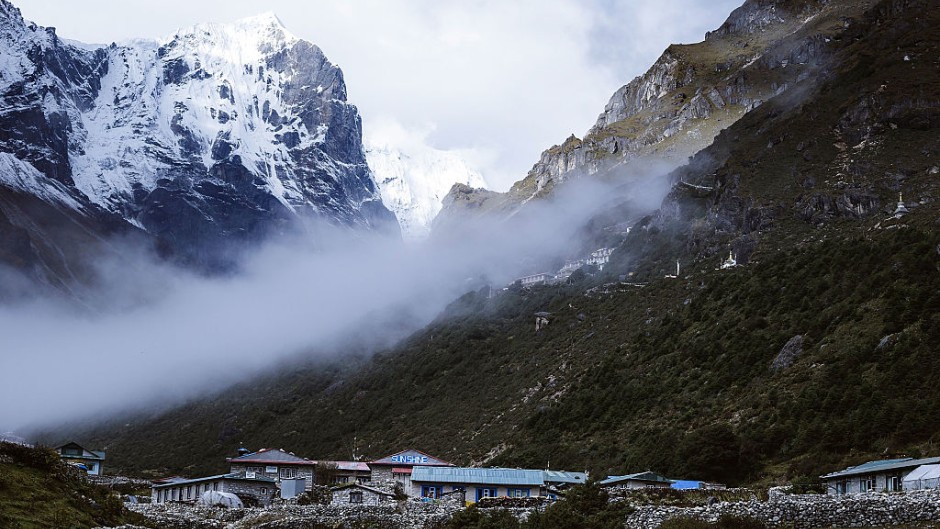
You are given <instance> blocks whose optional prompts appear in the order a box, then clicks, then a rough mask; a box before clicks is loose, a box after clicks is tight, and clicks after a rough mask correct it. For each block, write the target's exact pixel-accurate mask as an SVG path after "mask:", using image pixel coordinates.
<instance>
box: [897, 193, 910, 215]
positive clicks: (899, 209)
mask: <svg viewBox="0 0 940 529" xmlns="http://www.w3.org/2000/svg"><path fill="white" fill-rule="evenodd" d="M908 213H909V212H908V211H907V208H906V207H905V206H904V198H903V197H902V196H901V193H898V207H896V208H894V218H896V219H899V218H901V217H903V216H904V215H907V214H908Z"/></svg>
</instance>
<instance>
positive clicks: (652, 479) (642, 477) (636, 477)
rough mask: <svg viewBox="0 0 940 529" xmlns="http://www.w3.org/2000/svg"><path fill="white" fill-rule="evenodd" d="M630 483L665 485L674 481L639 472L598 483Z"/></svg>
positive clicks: (654, 474)
mask: <svg viewBox="0 0 940 529" xmlns="http://www.w3.org/2000/svg"><path fill="white" fill-rule="evenodd" d="M628 481H642V482H645V483H663V484H671V483H672V480H671V479H667V478H665V477H663V476H660V475H659V474H657V473H655V472H650V471H649V470H647V471H646V472H637V473H636V474H626V475H624V476H607V479H605V480H602V481H600V482H598V484H600V485H619V484H621V483H626V482H628Z"/></svg>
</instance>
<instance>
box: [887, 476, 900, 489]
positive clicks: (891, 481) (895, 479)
mask: <svg viewBox="0 0 940 529" xmlns="http://www.w3.org/2000/svg"><path fill="white" fill-rule="evenodd" d="M901 483H902V482H901V476H888V492H898V491H900V490H901V488H902V487H901Z"/></svg>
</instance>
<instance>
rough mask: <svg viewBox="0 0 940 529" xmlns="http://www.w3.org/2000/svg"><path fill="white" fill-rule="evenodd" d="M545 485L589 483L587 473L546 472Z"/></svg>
mask: <svg viewBox="0 0 940 529" xmlns="http://www.w3.org/2000/svg"><path fill="white" fill-rule="evenodd" d="M543 472H544V474H545V478H544V479H545V483H587V473H585V472H566V471H564V470H544V471H543Z"/></svg>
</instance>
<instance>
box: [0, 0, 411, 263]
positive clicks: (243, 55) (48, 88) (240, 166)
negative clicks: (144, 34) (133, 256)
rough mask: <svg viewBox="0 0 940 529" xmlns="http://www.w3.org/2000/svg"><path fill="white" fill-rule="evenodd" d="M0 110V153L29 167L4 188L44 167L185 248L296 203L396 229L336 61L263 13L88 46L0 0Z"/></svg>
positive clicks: (268, 223) (293, 210)
mask: <svg viewBox="0 0 940 529" xmlns="http://www.w3.org/2000/svg"><path fill="white" fill-rule="evenodd" d="M13 85H16V89H15V90H4V88H5V87H8V86H13ZM0 108H4V109H8V110H6V111H5V112H4V113H0V130H3V131H12V132H11V134H12V137H10V140H11V141H0V153H4V152H9V153H11V154H12V155H13V156H14V157H15V158H16V159H18V160H21V161H23V162H24V163H25V164H27V165H31V166H32V167H33V168H35V169H36V171H38V173H34V172H31V171H30V170H29V169H28V167H26V166H20V165H16V166H14V165H11V164H7V166H9V167H15V168H16V169H17V171H18V172H17V173H16V175H17V177H16V179H15V182H13V180H11V182H12V183H7V185H6V187H14V188H16V189H20V190H22V189H28V190H30V193H32V194H36V195H37V196H39V194H38V192H35V188H36V187H37V186H38V185H39V184H36V185H34V184H35V183H36V182H39V183H40V184H42V185H45V184H44V183H43V182H45V181H44V180H41V179H39V178H36V174H42V175H45V176H46V177H47V178H50V179H52V180H55V181H57V182H59V183H60V184H62V185H63V186H64V187H63V189H69V190H70V191H71V192H73V193H75V195H76V197H77V198H79V199H80V200H79V202H82V203H84V201H87V202H90V203H91V204H93V205H94V207H100V208H101V209H102V210H104V211H107V212H108V213H109V214H111V215H116V216H119V217H121V218H123V219H124V220H126V221H128V222H130V223H131V224H133V225H135V226H138V227H141V228H143V229H144V230H146V231H148V232H150V233H152V234H154V235H156V236H158V237H161V238H163V239H164V240H169V241H170V243H171V245H172V246H174V247H175V248H176V249H177V250H178V251H180V252H181V253H187V254H192V255H194V257H193V258H194V259H196V260H206V259H205V257H204V256H205V254H206V253H209V252H211V250H206V251H204V249H203V248H202V246H204V245H206V244H209V245H216V246H218V247H223V246H225V245H226V244H227V243H223V242H222V241H227V240H229V239H237V238H244V239H248V238H252V237H261V236H262V234H264V233H267V232H268V231H269V230H272V229H273V230H277V229H279V228H280V227H281V226H284V225H286V224H288V223H289V222H290V221H291V219H292V218H294V217H296V216H304V217H306V216H314V217H317V218H322V219H325V220H329V221H332V222H336V223H338V224H343V225H347V226H352V227H359V228H365V229H376V230H382V231H386V230H387V228H389V227H391V228H392V229H391V230H390V231H391V232H392V233H395V232H397V231H398V229H397V224H396V223H395V222H394V217H393V215H392V214H391V213H390V212H389V211H388V210H387V209H386V208H385V207H384V206H382V203H381V199H380V196H379V192H378V190H377V188H376V185H375V181H374V180H373V178H372V174H371V173H370V171H369V168H368V166H367V165H366V160H365V156H364V153H363V149H362V129H361V122H360V118H359V114H358V110H357V109H356V107H355V106H353V105H351V104H349V103H347V101H346V85H345V82H344V80H343V74H342V71H341V70H340V69H339V68H337V67H336V66H334V65H333V64H332V63H330V61H329V60H328V59H327V58H326V57H325V56H324V54H323V52H322V51H321V50H320V49H319V48H318V47H317V46H315V45H313V44H311V43H309V42H306V41H303V40H301V39H298V38H297V37H295V36H294V35H292V34H291V33H290V32H289V31H287V30H286V29H285V28H284V26H283V24H282V23H281V21H280V20H279V19H278V18H277V16H276V15H274V14H273V13H265V14H262V15H258V16H254V17H250V18H246V19H242V20H239V21H236V22H231V23H226V24H200V25H196V26H192V27H190V28H187V29H184V30H180V31H179V32H178V33H177V34H175V35H173V36H172V37H169V38H167V39H163V40H159V41H158V40H136V41H131V42H125V43H123V44H120V45H110V46H105V47H98V48H95V47H88V46H79V45H74V44H70V43H67V42H65V41H63V40H61V39H59V38H58V37H56V35H55V32H54V31H53V30H52V29H51V28H43V27H40V26H37V25H35V24H32V23H27V22H25V21H23V19H22V17H21V16H20V12H19V10H18V9H17V8H15V7H14V6H13V5H12V4H10V3H9V2H7V0H0ZM24 124H26V126H24ZM0 136H2V135H0ZM5 139H6V138H0V140H5ZM21 165H22V164H21ZM11 171H12V169H11ZM3 184H4V183H3V182H0V185H3ZM48 201H52V200H51V199H48ZM57 202H58V203H64V202H65V201H63V200H57Z"/></svg>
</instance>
